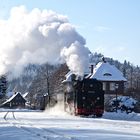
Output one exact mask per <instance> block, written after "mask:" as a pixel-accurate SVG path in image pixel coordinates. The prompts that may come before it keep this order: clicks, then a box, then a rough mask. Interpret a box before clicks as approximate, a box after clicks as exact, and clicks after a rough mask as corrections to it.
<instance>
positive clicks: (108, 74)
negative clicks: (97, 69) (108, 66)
mask: <svg viewBox="0 0 140 140" xmlns="http://www.w3.org/2000/svg"><path fill="white" fill-rule="evenodd" d="M104 76H112V74H110V73H105V74H104Z"/></svg>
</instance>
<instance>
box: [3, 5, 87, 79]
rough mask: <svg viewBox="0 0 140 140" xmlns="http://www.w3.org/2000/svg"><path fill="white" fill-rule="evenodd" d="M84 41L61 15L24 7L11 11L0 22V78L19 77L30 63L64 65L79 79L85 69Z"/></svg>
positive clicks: (85, 49) (85, 51) (85, 52)
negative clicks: (64, 63) (5, 75)
mask: <svg viewBox="0 0 140 140" xmlns="http://www.w3.org/2000/svg"><path fill="white" fill-rule="evenodd" d="M88 53H89V51H88V49H87V48H86V47H85V39H84V38H83V37H82V36H81V35H79V34H78V33H77V32H76V30H75V28H74V26H73V25H72V24H70V23H69V21H68V18H67V17H66V16H64V15H60V14H57V13H55V12H53V11H47V10H42V11H41V10H39V9H37V8H36V9H33V10H32V11H31V12H28V11H27V9H26V8H25V7H24V6H19V7H14V8H12V9H11V13H10V17H9V18H8V19H7V20H2V19H1V20H0V74H4V73H6V72H9V71H10V72H12V74H13V75H15V76H18V75H19V74H20V73H21V72H22V70H23V68H24V67H25V66H27V65H28V64H29V63H33V64H44V63H46V62H48V63H51V64H56V63H60V60H61V62H62V61H63V62H66V63H67V65H68V67H69V69H70V70H72V71H73V72H74V73H75V74H78V75H82V74H83V72H84V69H85V67H87V65H88Z"/></svg>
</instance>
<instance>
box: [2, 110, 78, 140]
mask: <svg viewBox="0 0 140 140" xmlns="http://www.w3.org/2000/svg"><path fill="white" fill-rule="evenodd" d="M3 118H4V120H5V121H6V122H8V123H9V124H11V125H13V126H14V127H17V128H19V129H22V130H23V131H24V132H26V133H28V134H31V135H32V136H33V137H35V138H36V137H38V139H40V140H54V139H57V140H78V139H77V138H75V137H71V136H69V135H66V134H62V133H59V132H56V131H53V130H50V129H47V128H41V127H38V126H35V125H34V124H32V123H31V122H29V121H26V122H22V120H19V119H17V118H16V115H15V112H14V111H7V112H6V113H5V115H4V116H3Z"/></svg>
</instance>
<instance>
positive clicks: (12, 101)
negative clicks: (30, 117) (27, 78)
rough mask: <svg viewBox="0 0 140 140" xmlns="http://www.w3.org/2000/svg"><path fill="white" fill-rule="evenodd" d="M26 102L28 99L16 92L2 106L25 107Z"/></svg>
mask: <svg viewBox="0 0 140 140" xmlns="http://www.w3.org/2000/svg"><path fill="white" fill-rule="evenodd" d="M25 102H26V100H25V99H24V98H23V96H22V95H21V94H20V93H19V92H16V93H15V94H14V95H13V96H12V97H11V98H9V99H8V100H7V101H5V102H4V103H3V104H2V105H1V107H7V108H25Z"/></svg>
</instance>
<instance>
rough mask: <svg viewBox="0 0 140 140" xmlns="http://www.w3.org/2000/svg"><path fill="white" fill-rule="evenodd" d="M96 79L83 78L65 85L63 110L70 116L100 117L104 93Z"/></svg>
mask: <svg viewBox="0 0 140 140" xmlns="http://www.w3.org/2000/svg"><path fill="white" fill-rule="evenodd" d="M102 86H103V85H102V83H101V82H100V81H98V80H96V79H90V78H84V79H83V80H75V78H72V81H70V82H66V83H65V90H64V110H65V111H66V112H68V113H70V114H74V115H82V116H89V115H94V116H96V117H101V116H102V115H103V113H104V91H103V88H102Z"/></svg>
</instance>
